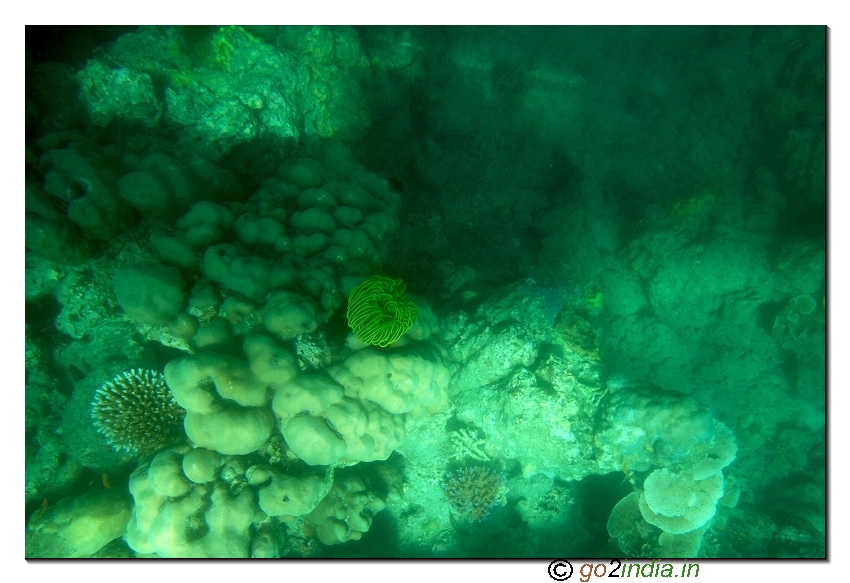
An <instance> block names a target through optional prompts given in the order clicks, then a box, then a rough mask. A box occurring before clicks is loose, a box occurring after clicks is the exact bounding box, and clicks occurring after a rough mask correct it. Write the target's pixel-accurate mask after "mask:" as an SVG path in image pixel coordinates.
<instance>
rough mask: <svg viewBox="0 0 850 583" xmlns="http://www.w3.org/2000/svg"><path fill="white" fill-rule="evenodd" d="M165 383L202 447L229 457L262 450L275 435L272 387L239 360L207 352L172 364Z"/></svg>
mask: <svg viewBox="0 0 850 583" xmlns="http://www.w3.org/2000/svg"><path fill="white" fill-rule="evenodd" d="M165 381H166V383H168V386H169V387H170V388H171V391H172V393H173V394H174V399H175V400H176V401H177V403H178V404H179V405H180V406H181V407H183V408H184V409H186V411H187V412H186V418H185V420H184V428H185V430H186V435H187V436H188V437H189V439H191V440H192V441H193V442H194V443H195V444H196V445H198V446H200V447H205V448H208V449H213V450H215V451H218V452H220V453H223V454H231V455H238V454H247V453H251V452H253V451H256V450H258V449H259V448H260V446H261V445H263V443H265V441H266V440H267V439H268V438H269V437H270V436H271V434H272V430H273V429H274V419H273V418H272V415H271V412H270V411H269V410H268V409H267V408H266V407H265V404H266V401H267V390H268V388H267V385H265V384H264V383H262V382H261V381H260V380H259V379H257V378H256V377H255V376H254V375H253V373H252V372H251V369H250V368H249V366H248V364H247V363H246V362H245V361H243V360H240V359H238V358H235V357H232V356H228V355H224V354H217V353H214V352H204V353H201V354H196V355H190V356H186V357H183V358H179V359H177V360H173V361H171V362H169V363H168V364H167V365H166V366H165Z"/></svg>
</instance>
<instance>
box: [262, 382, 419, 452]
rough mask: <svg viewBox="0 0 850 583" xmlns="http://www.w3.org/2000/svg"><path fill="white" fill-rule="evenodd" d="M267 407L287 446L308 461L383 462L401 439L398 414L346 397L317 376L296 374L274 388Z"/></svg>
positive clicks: (400, 423)
mask: <svg viewBox="0 0 850 583" xmlns="http://www.w3.org/2000/svg"><path fill="white" fill-rule="evenodd" d="M272 408H273V409H274V412H275V414H276V415H277V418H278V420H279V421H280V428H281V433H282V434H283V437H284V439H286V443H287V445H288V446H289V447H290V449H291V450H292V452H293V453H294V454H295V455H296V456H298V457H299V458H301V459H302V460H304V461H305V462H306V463H308V464H310V465H331V464H339V463H342V464H350V463H357V462H365V461H375V460H385V459H387V458H388V457H389V456H390V454H391V453H392V452H393V450H394V449H395V448H396V447H398V445H400V444H401V442H402V441H403V440H404V420H403V418H402V417H400V416H397V415H392V414H390V413H388V412H387V411H385V410H384V409H382V408H380V407H377V406H375V405H370V404H368V403H367V402H363V401H358V400H355V399H351V398H348V397H346V396H345V394H344V389H343V387H342V386H340V385H338V384H337V383H335V382H334V381H333V380H332V379H330V378H328V377H326V376H323V375H318V374H309V375H308V374H302V375H298V376H297V377H296V378H294V379H293V380H291V381H289V382H288V383H286V384H284V385H282V386H280V387H278V388H277V390H276V392H275V396H274V400H273V401H272Z"/></svg>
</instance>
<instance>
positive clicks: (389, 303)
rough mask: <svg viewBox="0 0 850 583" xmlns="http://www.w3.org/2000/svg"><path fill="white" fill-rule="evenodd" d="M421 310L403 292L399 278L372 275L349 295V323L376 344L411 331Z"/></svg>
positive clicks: (359, 333) (387, 341) (365, 340)
mask: <svg viewBox="0 0 850 583" xmlns="http://www.w3.org/2000/svg"><path fill="white" fill-rule="evenodd" d="M417 315H419V309H418V308H417V307H416V306H415V305H414V304H413V302H410V301H407V297H406V296H405V295H404V284H403V283H402V282H401V280H400V279H392V278H390V277H386V276H383V275H373V276H372V277H370V278H369V279H367V280H366V281H364V282H363V283H361V284H360V285H358V286H357V287H355V288H354V289H353V290H352V291H351V295H350V296H348V312H346V317H347V318H348V325H349V326H351V329H352V330H354V333H355V334H356V335H357V337H358V338H359V339H360V340H362V341H363V342H366V343H368V344H374V345H375V346H381V347H383V346H389V345H390V344H392V343H393V342H395V341H396V340H398V339H399V338H401V336H402V335H403V334H404V333H405V332H407V331H408V330H410V327H411V326H413V323H414V322H416V316H417Z"/></svg>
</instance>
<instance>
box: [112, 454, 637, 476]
mask: <svg viewBox="0 0 850 583" xmlns="http://www.w3.org/2000/svg"><path fill="white" fill-rule="evenodd" d="M622 470H623V473H624V474H626V475H628V473H629V460H627V459H625V458H624V459H623V468H622ZM104 475H106V474H104Z"/></svg>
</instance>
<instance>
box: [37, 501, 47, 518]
mask: <svg viewBox="0 0 850 583" xmlns="http://www.w3.org/2000/svg"><path fill="white" fill-rule="evenodd" d="M47 506H48V503H47V498H45V499H44V500H42V502H41V510H39V511H38V514H37V515H36V516H41V515H42V514H44V513H45V512H47Z"/></svg>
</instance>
